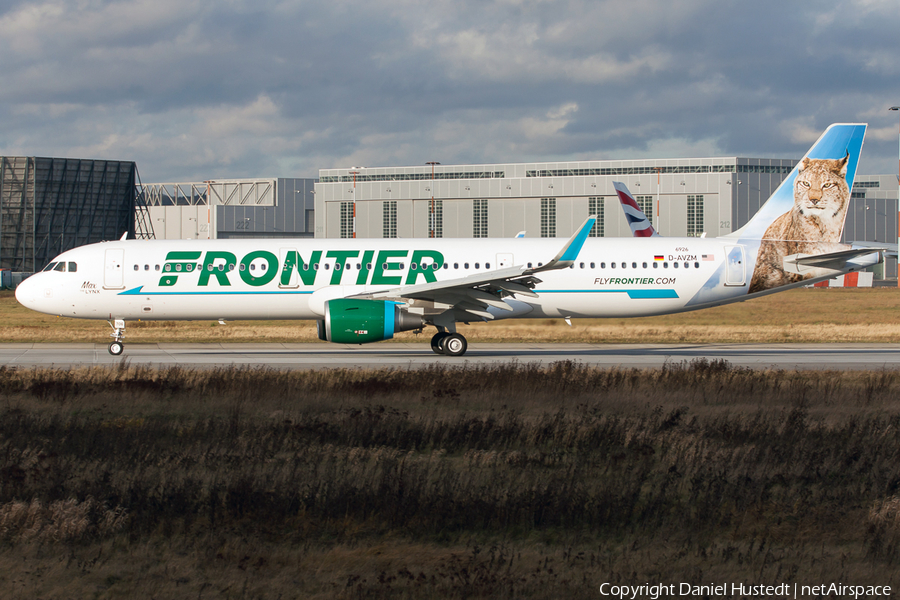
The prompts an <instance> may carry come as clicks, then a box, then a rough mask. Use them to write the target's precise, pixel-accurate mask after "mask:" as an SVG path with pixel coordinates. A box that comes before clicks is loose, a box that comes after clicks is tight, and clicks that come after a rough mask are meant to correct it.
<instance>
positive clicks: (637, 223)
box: [613, 181, 659, 237]
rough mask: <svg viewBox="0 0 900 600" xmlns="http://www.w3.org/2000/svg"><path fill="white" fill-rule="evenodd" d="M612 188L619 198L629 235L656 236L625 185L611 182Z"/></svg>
mask: <svg viewBox="0 0 900 600" xmlns="http://www.w3.org/2000/svg"><path fill="white" fill-rule="evenodd" d="M613 187H614V188H616V195H617V196H618V197H619V202H620V203H621V204H622V210H623V211H624V212H625V220H626V221H628V226H629V227H631V234H632V235H633V236H634V237H654V236H658V235H659V234H658V233H656V230H655V229H653V225H652V224H651V223H650V220H649V219H648V218H647V215H645V214H644V211H642V210H641V209H640V208H639V207H638V205H637V202H636V201H635V199H634V196H632V195H631V192H629V191H628V188H627V187H626V186H625V184H624V183H622V182H620V181H613Z"/></svg>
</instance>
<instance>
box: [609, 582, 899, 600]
mask: <svg viewBox="0 0 900 600" xmlns="http://www.w3.org/2000/svg"><path fill="white" fill-rule="evenodd" d="M600 594H601V595H602V596H612V597H615V598H620V599H624V598H629V599H635V598H650V599H651V600H657V599H658V598H665V597H676V596H703V597H711V596H729V597H731V596H751V597H757V598H762V597H767V596H770V597H779V598H807V597H810V596H815V597H820V596H829V597H833V598H866V597H869V598H871V597H877V596H890V595H891V586H889V585H844V584H842V583H823V584H819V585H801V584H797V583H793V584H790V583H782V584H778V585H750V584H746V583H719V584H715V583H711V584H709V585H692V584H690V583H679V584H674V583H672V584H662V583H659V584H649V583H648V584H644V585H612V584H609V583H604V584H603V585H601V586H600Z"/></svg>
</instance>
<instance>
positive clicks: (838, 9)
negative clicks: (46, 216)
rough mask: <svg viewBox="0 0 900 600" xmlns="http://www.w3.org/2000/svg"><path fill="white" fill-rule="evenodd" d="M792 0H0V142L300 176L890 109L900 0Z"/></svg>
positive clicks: (686, 138)
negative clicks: (894, 0)
mask: <svg viewBox="0 0 900 600" xmlns="http://www.w3.org/2000/svg"><path fill="white" fill-rule="evenodd" d="M795 4H796V3H785V2H783V1H779V2H775V1H774V0H763V1H761V2H757V3H753V4H752V5H750V4H746V3H737V2H721V1H718V2H713V1H711V0H710V1H707V0H693V1H685V2H678V3H670V2H664V1H662V0H636V1H634V2H629V3H623V2H613V1H603V2H589V1H584V2H580V1H577V0H570V1H566V2H556V1H554V2H540V1H521V2H517V1H513V0H507V1H496V2H483V1H474V0H472V1H469V0H460V1H457V2H453V3H425V2H420V1H417V0H406V1H399V2H398V1H392V2H379V1H376V2H358V1H336V2H330V3H313V2H308V1H287V0H286V1H283V2H249V1H245V0H231V1H229V2H221V3H220V2H204V1H200V0H187V1H183V0H179V1H177V2H176V1H175V0H162V1H159V0H155V1H153V2H144V1H141V2H96V1H95V2H85V3H76V2H63V3H60V4H49V3H48V4H41V3H38V4H33V3H18V4H8V5H6V7H5V9H0V53H2V54H3V55H4V61H3V62H2V63H0V76H2V80H3V81H4V85H3V86H2V87H0V115H3V116H4V117H5V119H4V120H5V121H6V122H7V123H10V124H9V126H7V127H6V128H4V129H3V130H2V132H0V153H13V152H15V153H26V154H37V153H40V154H45V155H47V154H49V155H73V153H75V152H95V153H101V154H103V153H107V154H106V156H107V157H110V158H132V159H135V160H137V161H138V164H139V166H140V168H141V172H142V176H143V177H144V179H145V180H164V179H165V180H173V179H206V178H209V177H213V176H215V177H223V176H263V175H266V176H276V175H278V176H282V175H284V176H301V175H302V176H312V175H315V174H316V172H317V169H318V168H320V167H322V168H325V167H333V166H339V165H346V164H350V162H352V161H363V160H364V161H365V163H364V164H369V165H371V166H375V165H376V164H382V165H383V164H398V163H404V164H418V163H421V162H424V161H425V160H440V161H441V162H444V163H445V164H448V163H467V162H472V163H480V162H502V161H515V160H548V161H550V160H557V159H565V158H576V157H577V158H611V157H615V156H617V155H618V156H619V157H622V158H627V157H628V156H626V155H623V153H634V152H649V151H653V149H656V148H665V149H666V150H667V151H670V152H673V153H676V154H677V153H679V152H681V153H688V152H698V151H701V150H703V149H709V151H711V152H712V151H716V152H722V153H728V154H741V155H754V156H757V155H761V156H798V155H799V154H801V153H802V152H803V151H804V150H805V149H806V146H805V144H806V142H805V141H804V140H800V139H797V135H796V131H797V124H798V123H802V124H803V125H804V127H805V128H810V129H823V128H824V127H825V126H827V125H828V123H830V122H833V121H860V120H866V118H867V117H872V121H873V126H876V125H877V126H878V127H885V126H886V125H888V124H890V123H891V119H893V117H894V116H895V115H893V114H891V115H889V114H888V113H887V111H886V109H887V107H888V106H890V105H891V104H897V103H900V94H898V85H897V77H896V71H897V69H898V67H897V66H896V61H894V60H893V56H892V51H891V50H890V49H891V48H893V47H894V46H895V42H893V39H894V36H895V33H894V32H895V31H896V30H897V26H898V24H900V23H898V21H900V17H898V16H897V15H896V14H894V13H895V12H896V11H895V10H893V9H891V8H890V7H889V6H888V4H889V3H878V2H873V1H871V0H870V1H868V2H858V3H854V2H844V3H840V4H838V5H837V6H835V5H834V3H827V2H810V3H803V4H802V5H795ZM85 7H87V8H85ZM566 107H568V108H566ZM881 113H883V115H882V114H881ZM876 119H878V122H877V123H876V122H875V121H876ZM882 137H884V136H882ZM896 148H897V146H896V143H894V144H893V145H891V143H890V142H889V140H887V139H883V140H882V139H870V141H868V142H867V145H866V148H865V150H864V161H863V165H864V167H866V168H871V169H874V171H870V172H875V171H879V172H890V171H889V170H892V169H894V168H896V162H895V160H896V159H895V155H896ZM112 153H116V155H114V156H113V155H111V154H112ZM118 153H121V154H118ZM95 156H98V155H97V154H95ZM354 164H360V163H359V162H356V163H354ZM285 169H290V170H291V171H290V172H285Z"/></svg>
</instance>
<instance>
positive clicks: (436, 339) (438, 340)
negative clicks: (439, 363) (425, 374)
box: [431, 331, 450, 354]
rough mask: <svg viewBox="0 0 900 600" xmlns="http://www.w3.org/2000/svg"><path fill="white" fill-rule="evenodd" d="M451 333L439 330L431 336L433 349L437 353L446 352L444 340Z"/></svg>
mask: <svg viewBox="0 0 900 600" xmlns="http://www.w3.org/2000/svg"><path fill="white" fill-rule="evenodd" d="M448 335H450V334H449V333H447V332H446V331H438V332H437V333H436V334H434V336H432V338H431V349H432V350H434V353H435V354H443V353H444V348H443V344H444V340H445V339H447V336H448Z"/></svg>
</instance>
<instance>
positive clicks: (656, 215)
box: [653, 167, 662, 233]
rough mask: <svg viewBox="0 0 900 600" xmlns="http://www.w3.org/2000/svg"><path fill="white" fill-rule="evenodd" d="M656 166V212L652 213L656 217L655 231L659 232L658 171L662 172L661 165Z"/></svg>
mask: <svg viewBox="0 0 900 600" xmlns="http://www.w3.org/2000/svg"><path fill="white" fill-rule="evenodd" d="M655 168H656V214H655V215H653V216H654V217H655V218H656V233H659V194H660V190H659V188H660V173H662V167H655Z"/></svg>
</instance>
